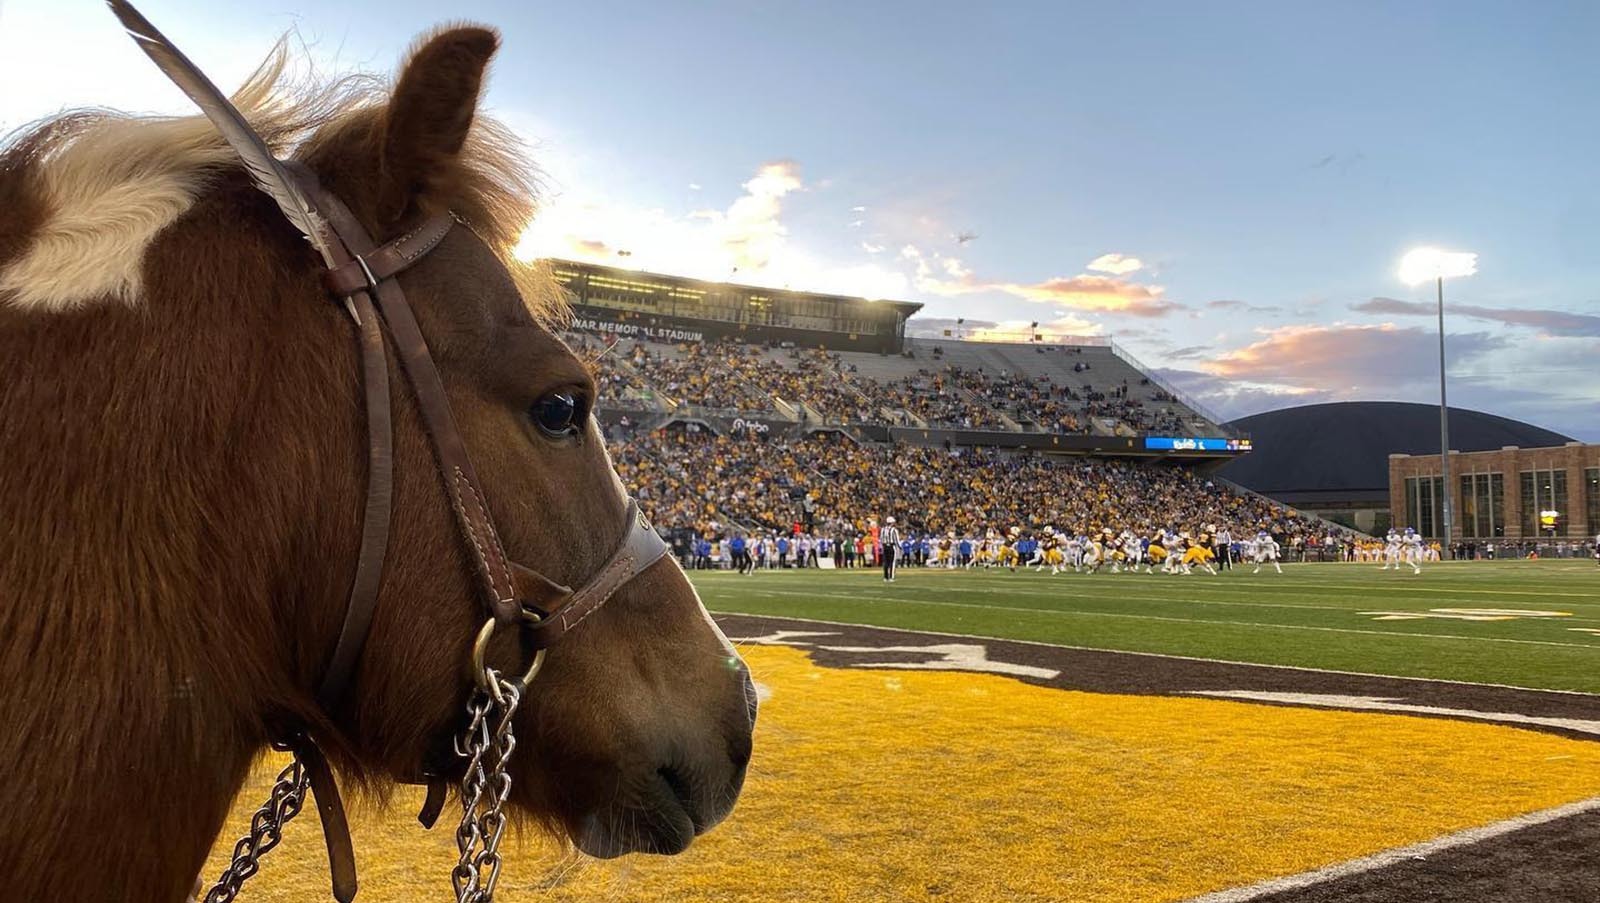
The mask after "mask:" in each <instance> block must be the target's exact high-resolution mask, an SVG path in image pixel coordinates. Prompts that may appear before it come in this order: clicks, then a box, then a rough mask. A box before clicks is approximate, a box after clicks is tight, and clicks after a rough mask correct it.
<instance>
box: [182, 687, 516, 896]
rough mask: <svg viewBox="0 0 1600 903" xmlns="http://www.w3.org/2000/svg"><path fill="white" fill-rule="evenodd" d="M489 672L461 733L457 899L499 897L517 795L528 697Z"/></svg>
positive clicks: (453, 875)
mask: <svg viewBox="0 0 1600 903" xmlns="http://www.w3.org/2000/svg"><path fill="white" fill-rule="evenodd" d="M484 676H485V677H486V678H487V680H486V681H485V683H487V684H488V687H489V689H487V690H485V689H482V688H479V689H476V690H474V691H473V693H472V698H471V699H469V700H468V701H467V713H468V716H469V720H468V723H467V727H466V729H465V730H463V731H462V732H461V736H460V737H458V738H456V755H458V756H460V757H462V758H464V759H466V760H467V766H466V771H465V773H464V774H463V775H462V777H461V824H460V826H459V827H457V828H456V849H458V850H460V852H461V858H460V859H459V860H458V861H457V862H456V865H455V868H453V869H451V870H450V883H451V884H452V885H454V887H455V892H456V903H493V900H494V886H495V883H496V882H498V881H499V880H500V838H501V837H502V836H503V835H504V834H505V830H506V816H505V813H504V812H503V811H502V809H503V807H504V806H505V803H506V799H507V798H508V797H510V796H511V775H510V774H508V773H507V772H506V763H507V762H509V761H510V759H511V754H512V753H513V752H515V751H516V748H517V738H516V737H515V736H514V735H513V734H512V729H511V722H512V717H513V716H514V715H516V713H517V705H518V704H519V703H520V702H521V701H522V690H521V687H520V685H519V684H518V683H517V682H513V681H509V680H506V679H505V678H503V677H501V676H500V675H499V674H498V673H497V672H496V671H494V669H492V668H488V669H485V673H484ZM491 722H492V723H491ZM208 903H209V901H208Z"/></svg>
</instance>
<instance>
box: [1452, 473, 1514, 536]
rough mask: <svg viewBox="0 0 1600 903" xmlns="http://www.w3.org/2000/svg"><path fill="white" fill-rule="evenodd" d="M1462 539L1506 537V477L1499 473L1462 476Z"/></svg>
mask: <svg viewBox="0 0 1600 903" xmlns="http://www.w3.org/2000/svg"><path fill="white" fill-rule="evenodd" d="M1460 486H1461V495H1460V499H1461V512H1460V515H1459V518H1458V519H1459V520H1460V522H1461V535H1462V536H1464V537H1466V538H1468V539H1491V538H1493V537H1496V536H1505V535H1506V517H1505V477H1504V475H1502V474H1498V473H1467V474H1462V475H1461V483H1460Z"/></svg>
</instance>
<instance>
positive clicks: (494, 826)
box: [206, 163, 668, 903]
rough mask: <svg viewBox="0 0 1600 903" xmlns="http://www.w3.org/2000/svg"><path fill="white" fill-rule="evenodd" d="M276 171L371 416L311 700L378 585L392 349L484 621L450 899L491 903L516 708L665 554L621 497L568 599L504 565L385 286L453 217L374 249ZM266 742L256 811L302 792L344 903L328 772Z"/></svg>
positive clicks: (222, 889) (336, 691) (243, 871)
mask: <svg viewBox="0 0 1600 903" xmlns="http://www.w3.org/2000/svg"><path fill="white" fill-rule="evenodd" d="M282 165H283V166H284V168H285V169H286V170H287V171H288V172H289V174H290V176H291V177H292V178H293V179H294V180H295V181H296V182H297V183H298V185H299V187H300V189H301V190H302V191H303V192H304V194H305V195H306V197H307V198H309V199H310V200H311V201H312V202H313V203H314V205H315V209H316V212H317V213H319V214H320V215H321V217H322V218H323V222H324V224H325V226H326V228H325V229H324V230H323V233H324V234H323V238H324V240H325V241H326V244H327V246H328V249H329V251H330V252H331V257H332V258H333V259H332V261H331V267H330V269H328V270H327V271H326V272H325V273H324V274H323V281H324V284H325V285H326V286H327V288H328V290H329V291H330V293H331V294H333V295H334V296H335V297H337V298H340V299H342V300H343V302H344V306H345V310H346V311H347V312H348V313H349V315H350V317H351V319H352V320H353V321H354V323H355V325H356V328H357V332H358V341H359V347H360V350H361V369H362V382H363V386H364V392H365V409H366V418H367V492H366V502H365V504H364V506H363V511H362V525H361V545H360V551H359V553H358V555H357V558H356V572H355V576H354V578H353V579H352V581H351V585H350V593H349V599H348V602H347V603H346V607H345V614H344V621H343V625H342V626H341V628H340V630H339V637H338V640H337V642H336V643H335V645H334V651H333V654H332V656H331V657H330V658H329V660H328V663H327V666H326V667H325V669H324V671H323V677H322V681H321V684H320V686H319V688H318V690H317V701H318V703H319V704H320V705H321V706H322V708H323V709H324V710H325V711H327V712H329V713H331V712H332V711H333V709H334V708H335V707H336V706H338V705H339V704H340V702H341V701H342V700H343V699H344V698H345V697H346V695H347V694H348V692H349V689H350V684H351V681H352V679H353V676H354V674H355V670H356V666H357V663H358V662H359V661H360V658H361V652H362V648H363V647H364V645H365V643H366V638H367V634H368V632H369V630H370V628H371V624H372V617H373V614H374V611H375V610H376V607H377V602H378V594H379V590H380V589H381V587H382V582H383V570H384V559H385V556H386V553H387V550H388V542H389V525H390V519H391V515H392V512H393V505H392V502H393V496H394V491H393V490H394V428H393V423H394V420H393V416H392V411H391V400H390V385H389V363H388V355H387V350H386V349H387V347H388V345H389V344H390V343H392V344H393V346H394V350H395V354H396V356H397V357H398V358H399V360H400V365H401V368H402V370H403V371H404V373H405V375H406V379H407V381H408V382H409V383H410V385H411V388H412V390H413V395H414V397H415V398H416V401H417V409H418V411H419V413H420V414H421V416H422V422H423V426H424V427H425V431H426V433H427V435H428V440H429V443H430V444H431V445H432V447H433V454H434V460H435V462H436V464H437V465H438V468H439V474H440V478H441V481H442V482H443V484H444V490H445V496H446V498H447V499H448V500H449V503H450V507H451V510H452V511H453V512H454V515H455V523H456V526H457V528H458V532H459V534H460V537H461V540H462V545H463V546H464V548H465V549H466V552H467V558H468V560H469V561H470V562H471V563H472V568H473V577H474V581H473V582H474V586H475V588H476V590H477V595H478V596H479V598H481V599H482V600H483V602H484V606H485V608H486V609H487V615H488V617H487V618H486V620H485V622H484V625H483V627H482V629H481V630H480V631H479V633H478V638H477V641H476V642H475V643H474V644H473V646H472V649H471V651H470V657H469V660H470V662H471V666H472V673H473V678H474V681H475V683H476V688H475V689H474V691H473V694H472V698H471V699H470V700H469V701H468V721H469V724H468V725H467V728H466V730H465V732H464V733H463V735H462V736H461V737H460V738H459V739H458V740H457V741H456V743H455V750H456V753H457V755H458V756H460V757H462V758H463V759H465V760H466V768H467V773H466V775H465V776H464V777H463V779H462V796H463V809H464V811H463V820H462V827H461V828H460V829H458V831H457V841H458V846H460V848H461V862H460V864H459V865H458V866H457V868H456V869H455V870H454V871H453V872H452V880H453V882H454V883H455V886H456V894H457V899H458V900H474V901H487V900H489V899H491V898H492V895H493V891H494V879H495V877H496V876H497V874H498V872H499V855H498V853H497V852H496V847H497V845H498V842H499V836H500V831H501V830H502V829H503V827H504V816H503V815H502V814H501V813H500V805H501V804H502V803H504V802H505V798H506V795H507V794H508V793H509V791H510V777H509V776H508V775H507V774H505V760H506V759H507V758H508V757H509V755H510V750H511V748H512V747H514V745H515V743H514V741H511V740H510V736H511V715H512V713H513V712H514V711H515V708H516V703H517V700H518V699H520V696H521V693H522V691H523V690H524V689H525V687H526V684H527V682H528V681H530V680H532V679H533V677H534V676H535V675H536V674H537V673H538V670H539V668H540V666H541V665H542V664H543V661H544V656H545V652H546V650H547V649H548V648H549V647H550V646H551V645H552V644H553V643H555V642H556V641H557V640H559V639H561V638H562V637H563V636H565V635H566V633H567V632H568V631H570V630H572V629H573V628H574V627H576V626H577V625H578V624H579V623H580V622H582V621H583V620H584V619H585V618H587V617H588V616H589V615H591V614H593V613H594V612H595V611H597V610H599V609H600V607H601V606H603V605H605V603H606V602H607V601H608V600H610V599H611V597H612V596H613V595H614V594H615V593H616V592H617V591H618V590H619V589H621V588H622V587H623V586H625V585H626V584H627V583H629V582H630V581H632V580H633V579H634V578H636V577H638V576H639V575H640V574H642V573H643V572H644V571H645V570H646V569H647V568H649V567H650V566H651V565H653V564H655V563H656V562H657V561H659V560H661V558H662V557H664V556H665V555H666V554H667V552H668V547H667V544H666V543H665V542H664V541H663V540H662V539H661V537H660V536H659V535H657V534H656V532H655V530H653V529H652V528H651V527H650V524H649V522H648V521H646V520H645V518H644V516H643V514H641V513H640V511H639V506H638V503H637V502H636V501H634V500H633V499H629V500H628V502H627V506H626V510H625V514H624V517H625V523H626V527H625V532H624V534H623V537H622V540H621V541H620V542H619V544H618V546H617V548H616V550H615V551H614V552H613V553H612V554H611V556H610V557H609V558H608V559H607V560H606V562H605V563H604V564H603V565H601V566H600V568H599V570H597V571H596V572H595V574H594V575H593V576H592V577H590V578H589V579H588V581H586V582H585V583H584V584H583V585H582V586H580V587H578V588H577V589H571V588H569V587H566V586H563V585H561V584H559V583H556V582H555V581H552V580H550V579H548V578H546V577H544V576H543V575H541V574H539V573H538V572H536V571H533V570H530V569H528V568H524V567H521V566H518V565H515V564H513V563H512V561H511V559H510V558H509V557H508V556H507V555H506V551H505V547H504V546H503V545H502V543H501V541H500V535H499V533H498V531H496V530H495V526H494V518H493V516H492V515H491V514H490V512H489V506H488V502H487V501H486V497H485V495H484V493H483V491H482V489H481V488H480V483H479V481H478V476H477V473H476V471H475V470H474V469H473V467H472V461H471V459H470V458H469V456H468V454H467V448H466V444H465V442H463V441H462V438H461V434H460V432H459V430H458V429H457V426H456V421H455V416H454V414H453V413H452V411H451V408H450V402H449V398H448V396H447V395H446V394H445V388H444V382H443V380H442V379H441V378H440V375H439V370H438V367H437V366H436V365H435V363H434V361H433V357H432V355H431V354H430V353H429V351H428V345H427V342H426V341H425V340H424V339H423V337H422V332H421V330H420V329H419V328H418V326H417V320H416V317H415V315H414V314H413V313H412V310H411V306H410V304H409V303H408V302H407V301H406V297H405V293H404V292H403V291H401V288H400V283H399V282H398V281H397V280H396V278H395V277H396V276H397V275H398V274H400V273H401V272H403V271H405V270H406V269H408V268H409V267H411V266H412V265H414V264H415V263H417V262H418V261H419V260H421V259H422V258H423V257H425V256H426V255H427V254H428V252H429V251H431V250H433V249H434V248H436V247H438V245H439V243H440V242H442V241H443V240H444V238H445V236H447V235H448V234H449V233H450V231H451V229H452V228H454V226H455V225H457V224H458V222H459V220H458V219H457V218H456V217H455V216H454V215H453V214H440V215H436V216H431V217H429V218H427V219H426V220H424V221H423V222H422V223H421V224H420V225H418V226H416V227H415V228H413V229H411V230H410V231H408V232H406V233H404V234H402V235H401V236H400V237H398V238H395V239H393V240H391V241H389V242H386V243H385V244H383V245H378V244H377V243H376V242H374V241H373V240H372V238H371V236H370V235H369V234H368V233H367V231H366V229H365V228H364V227H363V226H362V224H361V222H360V221H359V220H358V219H357V218H356V217H355V216H354V215H353V214H352V213H351V212H350V209H349V208H348V207H347V206H346V205H345V204H344V203H343V202H342V201H341V200H340V199H339V198H338V197H337V196H335V195H334V194H332V193H331V192H329V191H327V190H326V189H324V188H323V187H322V185H321V184H320V183H319V182H318V181H317V179H316V177H315V176H314V175H313V174H312V173H311V171H310V170H309V169H307V168H306V167H304V166H302V165H299V164H295V163H283V164H282ZM507 628H509V629H514V630H517V631H520V632H521V634H522V646H523V648H524V649H526V650H530V651H531V659H530V661H529V663H528V665H527V668H526V670H525V671H524V672H523V673H522V675H521V676H520V677H511V678H508V677H506V676H504V675H502V674H500V673H499V672H498V671H497V670H495V669H494V668H492V667H490V666H489V665H488V664H487V663H486V662H485V660H484V656H485V649H486V647H487V645H488V642H489V639H490V637H491V636H492V635H493V634H494V633H495V632H496V631H497V630H502V629H507ZM275 745H277V746H279V748H282V749H288V750H292V751H293V752H294V755H295V763H294V765H292V766H291V767H290V768H288V769H285V771H284V774H283V775H280V778H279V786H277V787H275V788H274V792H273V799H272V800H271V801H269V803H268V805H267V806H266V807H263V810H262V812H263V813H266V812H268V810H269V809H270V808H272V807H274V805H275V804H277V803H279V802H280V797H286V798H287V799H288V800H289V802H290V803H291V804H292V805H287V806H283V807H281V808H282V809H283V810H286V814H285V813H284V812H282V811H279V812H278V814H277V815H276V816H274V817H275V818H276V819H277V821H275V822H274V824H275V825H276V826H277V827H278V828H281V824H282V822H283V821H287V820H288V818H289V817H292V816H293V814H294V812H295V811H298V809H299V804H300V802H303V800H304V792H305V788H306V786H307V784H309V787H310V789H311V791H312V793H313V794H314V795H315V797H316V802H317V808H318V810H319V812H320V813H321V815H322V821H323V833H324V835H325V837H326V839H327V842H328V858H329V867H330V871H331V872H332V875H333V888H334V896H335V897H336V898H337V899H339V900H340V901H341V903H349V901H350V900H351V899H352V898H353V897H354V896H355V892H356V876H355V857H354V851H353V849H352V845H351V841H350V834H349V828H348V825H347V822H346V819H345V815H344V808H343V805H342V802H341V801H340V798H339V792H338V787H337V785H336V783H335V782H334V779H333V774H332V771H331V770H330V769H329V767H328V765H327V761H326V759H325V758H324V757H323V755H322V753H321V751H320V750H319V749H318V747H317V744H316V741H315V740H314V739H312V738H311V737H310V735H309V734H308V733H307V732H306V731H305V729H304V728H303V727H296V728H293V729H291V730H289V731H287V732H286V736H285V737H283V738H280V739H279V740H278V741H277V742H276V743H275ZM441 771H442V769H435V770H433V771H432V772H430V771H429V770H428V769H427V768H426V767H423V768H419V780H420V782H425V783H427V784H428V787H429V792H428V801H427V803H426V804H425V806H424V808H423V812H422V814H421V815H420V816H419V818H420V819H421V820H422V822H423V824H424V825H428V826H431V825H432V823H433V821H434V819H435V818H436V817H437V816H438V813H439V810H440V807H441V806H442V804H443V801H444V787H445V785H444V775H443V774H442V773H441ZM291 773H292V774H291ZM258 818H260V815H259V814H258ZM255 835H256V832H255V831H254V830H252V834H251V835H250V836H247V837H246V838H245V839H244V840H242V841H241V842H240V844H239V846H238V847H236V853H235V859H234V862H233V864H232V865H230V867H229V869H228V870H227V871H225V872H224V874H223V880H222V881H220V882H219V883H218V885H217V887H216V888H214V889H213V890H212V892H211V893H210V894H208V895H207V897H206V899H207V900H208V901H210V900H213V899H216V900H226V899H232V896H233V894H234V893H236V892H237V890H238V885H239V884H240V883H242V881H243V879H244V878H246V877H248V876H249V874H250V873H253V872H254V868H255V857H257V856H259V855H260V853H261V852H265V848H261V849H257V845H256V844H252V843H251V841H252V840H254V839H256V837H255ZM273 842H274V843H275V842H276V841H275V840H274V841H273ZM247 844H248V845H249V847H248V850H247V852H248V853H249V856H248V857H247V859H248V861H247V862H245V863H244V864H241V854H240V853H239V850H241V849H245V848H246V846H247ZM269 846H270V845H269Z"/></svg>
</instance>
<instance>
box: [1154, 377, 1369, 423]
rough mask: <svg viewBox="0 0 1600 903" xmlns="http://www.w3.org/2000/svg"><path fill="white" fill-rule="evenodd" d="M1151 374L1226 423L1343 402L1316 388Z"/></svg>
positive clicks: (1325, 390) (1330, 393) (1333, 393)
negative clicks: (1310, 406) (1275, 412)
mask: <svg viewBox="0 0 1600 903" xmlns="http://www.w3.org/2000/svg"><path fill="white" fill-rule="evenodd" d="M1151 372H1152V373H1154V374H1155V375H1156V376H1158V377H1160V378H1161V379H1162V380H1164V381H1165V382H1167V383H1168V384H1170V385H1173V386H1176V387H1177V389H1178V390H1179V391H1180V392H1183V393H1184V394H1185V395H1187V396H1188V397H1189V398H1192V399H1194V400H1196V401H1198V402H1199V403H1200V404H1202V405H1204V406H1206V407H1207V408H1210V409H1211V412H1212V413H1214V414H1216V415H1217V416H1218V417H1220V418H1222V419H1223V420H1233V419H1235V418H1237V417H1248V416H1249V415H1251V414H1259V413H1261V412H1262V411H1271V410H1275V409H1277V408H1285V407H1291V406H1295V405H1303V404H1318V403H1321V402H1324V401H1337V400H1338V399H1339V396H1338V394H1337V393H1335V392H1333V391H1331V390H1328V389H1319V388H1316V387H1314V386H1284V385H1252V384H1249V383H1242V382H1238V381H1236V380H1231V379H1224V378H1222V377H1219V376H1216V375H1215V374H1211V373H1206V372H1204V371H1201V370H1185V369H1182V368H1177V367H1156V368H1153V369H1152V371H1151Z"/></svg>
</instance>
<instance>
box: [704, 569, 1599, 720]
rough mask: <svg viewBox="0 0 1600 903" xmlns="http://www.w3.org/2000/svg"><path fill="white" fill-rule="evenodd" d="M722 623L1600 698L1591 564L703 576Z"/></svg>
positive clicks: (708, 602) (1596, 606) (1594, 582)
mask: <svg viewBox="0 0 1600 903" xmlns="http://www.w3.org/2000/svg"><path fill="white" fill-rule="evenodd" d="M692 576H693V578H694V581H695V585H696V586H697V587H698V588H699V590H700V593H701V596H702V597H703V598H704V599H705V602H706V606H707V607H708V608H710V609H711V610H712V611H714V612H738V613H744V614H758V615H781V616H786V617H795V618H806V619H816V620H824V621H834V622H839V623H846V624H863V625H872V626H879V627H897V628H903V629H908V630H922V631H935V632H942V633H953V634H966V635H971V636H979V637H991V638H998V639H1014V640H1029V641H1033V642H1041V643H1050V644H1054V645H1062V646H1076V647H1083V648H1090V649H1110V650H1120V651H1125V652H1150V653H1160V654H1164V655H1181V656H1190V657H1195V658H1205V659H1217V660H1223V661H1234V662H1249V663H1255V664H1271V665H1292V666H1297V667H1303V668H1322V669H1328V670H1335V671H1351V672H1358V673H1365V674H1385V675H1396V676H1405V677H1426V678H1432V679H1436V680H1456V681H1466V682H1470V683H1492V684H1502V685H1507V686H1516V687H1529V688H1535V689H1549V690H1576V691H1581V692H1586V693H1596V692H1600V567H1596V566H1595V564H1594V562H1593V561H1591V560H1585V559H1567V560H1546V561H1503V562H1459V563H1457V562H1447V563H1441V564H1433V565H1430V566H1428V567H1426V568H1425V569H1424V571H1423V573H1422V574H1420V575H1413V574H1412V573H1411V571H1410V569H1409V568H1408V569H1406V570H1404V571H1402V572H1400V573H1398V574H1397V573H1395V572H1393V571H1388V572H1385V571H1382V570H1380V569H1379V566H1378V565H1373V564H1343V563H1325V564H1324V563H1311V564H1286V565H1284V573H1283V574H1281V575H1280V574H1275V573H1273V572H1272V570H1271V568H1270V567H1269V568H1268V569H1267V570H1265V571H1263V572H1262V573H1260V574H1256V575H1252V574H1251V573H1250V569H1249V568H1244V569H1235V570H1233V571H1231V572H1228V571H1224V572H1222V574H1221V575H1220V576H1217V577H1212V576H1210V575H1207V574H1203V573H1197V574H1194V575H1192V576H1186V577H1185V576H1170V575H1163V574H1160V573H1157V574H1143V573H1139V574H1112V573H1110V572H1108V571H1104V570H1102V571H1101V572H1100V573H1099V574H1096V575H1093V576H1088V575H1081V574H1073V573H1064V574H1059V575H1055V576H1051V575H1050V574H1049V572H1048V570H1046V571H1045V572H1043V573H1035V572H1034V571H1033V570H1032V569H1022V570H1019V571H1018V572H1017V573H1011V572H1010V571H1008V570H1005V569H993V570H987V571H986V570H982V569H973V570H956V571H948V570H943V569H932V568H929V569H924V568H905V569H902V570H900V571H899V573H898V575H897V577H896V579H895V582H894V583H893V584H887V583H885V582H884V581H883V580H882V578H881V575H880V573H879V572H878V571H874V570H869V569H857V570H850V571H830V570H815V569H812V570H785V571H761V572H757V573H756V574H754V575H752V576H748V577H741V576H739V575H737V574H733V573H730V572H726V571H710V572H707V571H697V572H694V573H693V574H692Z"/></svg>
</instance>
